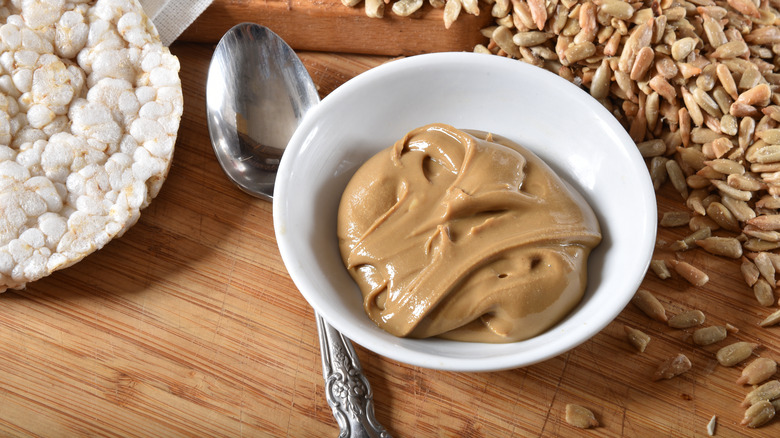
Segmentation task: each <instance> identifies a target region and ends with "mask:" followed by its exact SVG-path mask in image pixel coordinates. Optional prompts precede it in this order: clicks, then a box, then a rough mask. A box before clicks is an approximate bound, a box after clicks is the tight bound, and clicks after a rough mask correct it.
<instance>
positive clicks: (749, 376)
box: [737, 357, 777, 385]
mask: <svg viewBox="0 0 780 438" xmlns="http://www.w3.org/2000/svg"><path fill="white" fill-rule="evenodd" d="M776 372H777V362H775V361H774V360H772V359H769V358H767V357H759V358H757V359H756V360H754V361H753V362H750V363H749V364H748V365H747V366H746V367H745V368H744V369H743V370H742V375H741V376H740V377H739V378H738V379H737V385H756V384H759V383H761V382H763V381H765V380H767V379H768V378H770V377H772V376H773V375H774V374H775V373H776Z"/></svg>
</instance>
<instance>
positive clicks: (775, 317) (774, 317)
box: [758, 310, 780, 327]
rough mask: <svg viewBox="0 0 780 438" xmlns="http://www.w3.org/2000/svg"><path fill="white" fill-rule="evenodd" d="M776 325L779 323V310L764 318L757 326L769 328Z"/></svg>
mask: <svg viewBox="0 0 780 438" xmlns="http://www.w3.org/2000/svg"><path fill="white" fill-rule="evenodd" d="M777 323H780V310H777V311H775V312H774V313H772V314H771V315H769V316H767V317H766V318H764V320H763V321H761V322H760V323H758V325H760V326H761V327H769V326H772V325H775V324H777Z"/></svg>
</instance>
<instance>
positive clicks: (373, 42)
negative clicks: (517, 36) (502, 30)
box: [179, 0, 492, 56]
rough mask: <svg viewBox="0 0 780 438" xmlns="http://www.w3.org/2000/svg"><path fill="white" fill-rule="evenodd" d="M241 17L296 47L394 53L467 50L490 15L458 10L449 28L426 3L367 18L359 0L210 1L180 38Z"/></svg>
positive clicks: (210, 35) (199, 36) (218, 29)
mask: <svg viewBox="0 0 780 438" xmlns="http://www.w3.org/2000/svg"><path fill="white" fill-rule="evenodd" d="M243 21H251V22H255V23H258V24H262V25H265V26H268V27H269V28H270V29H272V30H273V31H274V32H276V33H278V34H279V35H280V36H281V37H282V38H284V39H285V41H287V43H288V44H290V46H291V47H292V48H294V49H298V50H307V51H324V52H342V53H361V54H372V55H386V56H398V55H415V54H419V53H424V52H444V51H463V50H466V51H469V50H472V49H473V48H474V45H475V44H477V43H482V42H483V40H484V38H483V37H482V35H481V34H480V33H479V29H481V28H482V27H485V26H487V25H488V24H490V23H491V21H492V17H491V16H490V10H489V7H488V6H486V5H483V7H482V12H481V13H480V14H479V16H474V15H469V14H466V13H465V12H462V13H461V14H460V16H459V18H458V20H457V21H455V23H453V25H452V27H451V28H450V29H449V30H448V29H445V28H444V21H443V19H442V9H441V8H439V9H436V8H433V7H431V6H430V4H428V2H427V1H426V2H425V5H424V6H423V7H422V8H421V9H420V10H419V11H417V12H415V13H414V14H412V15H410V16H409V17H400V16H398V15H395V14H394V13H392V12H391V11H390V8H389V7H387V8H386V11H385V14H384V17H383V18H381V19H377V18H370V17H368V16H366V14H365V11H364V9H363V4H362V3H361V4H360V5H359V6H357V7H354V8H349V7H346V6H344V5H343V4H341V0H215V1H214V3H212V4H211V6H209V7H208V8H207V9H206V11H204V13H203V15H201V16H200V17H198V19H197V20H196V21H195V22H194V23H193V24H192V25H191V26H190V27H189V28H188V29H187V30H186V31H185V32H184V34H182V35H181V37H179V41H191V42H212V43H216V42H217V41H219V39H220V38H221V37H222V35H223V34H224V33H225V31H227V30H228V29H229V28H230V27H231V26H232V25H233V24H236V23H240V22H243Z"/></svg>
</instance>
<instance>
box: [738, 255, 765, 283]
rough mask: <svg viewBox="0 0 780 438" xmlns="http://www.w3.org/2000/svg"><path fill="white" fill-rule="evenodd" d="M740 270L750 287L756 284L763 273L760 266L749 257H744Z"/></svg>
mask: <svg viewBox="0 0 780 438" xmlns="http://www.w3.org/2000/svg"><path fill="white" fill-rule="evenodd" d="M740 271H741V272H742V277H743V278H744V279H745V283H747V285H748V286H750V287H753V285H754V284H756V282H757V281H758V277H759V276H760V275H761V272H760V271H759V270H758V267H757V266H756V265H755V264H754V263H753V262H751V261H750V260H748V259H747V258H743V259H742V265H740Z"/></svg>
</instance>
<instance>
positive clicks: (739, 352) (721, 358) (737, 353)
mask: <svg viewBox="0 0 780 438" xmlns="http://www.w3.org/2000/svg"><path fill="white" fill-rule="evenodd" d="M756 347H758V344H756V343H752V342H743V341H740V342H735V343H733V344H730V345H726V346H725V347H723V348H721V349H720V350H718V352H717V353H716V354H715V357H716V358H717V359H718V363H720V364H721V365H723V366H724V367H731V366H734V365H736V364H738V363H740V362H742V361H743V360H745V359H747V358H748V357H750V355H751V354H753V350H755V349H756Z"/></svg>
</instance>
